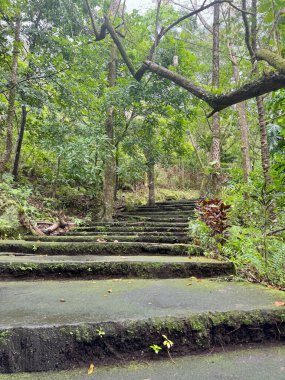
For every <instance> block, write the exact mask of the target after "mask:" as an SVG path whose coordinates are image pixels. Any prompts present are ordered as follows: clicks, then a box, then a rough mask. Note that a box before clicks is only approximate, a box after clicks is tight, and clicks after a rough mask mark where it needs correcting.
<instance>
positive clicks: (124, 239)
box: [26, 235, 190, 244]
mask: <svg viewBox="0 0 285 380" xmlns="http://www.w3.org/2000/svg"><path fill="white" fill-rule="evenodd" d="M98 239H102V237H101V236H100V237H99V236H77V237H76V236H61V237H56V236H50V237H48V236H47V237H43V238H41V239H37V238H36V237H33V238H29V239H26V241H55V242H68V243H69V242H97V240H98ZM103 239H104V240H106V241H109V242H114V240H118V241H121V242H128V241H129V242H146V243H167V244H171V243H188V242H189V241H190V238H188V237H177V236H175V237H174V236H173V237H163V236H141V237H139V236H136V235H133V236H129V235H127V236H118V235H115V236H112V235H111V236H104V238H103Z"/></svg>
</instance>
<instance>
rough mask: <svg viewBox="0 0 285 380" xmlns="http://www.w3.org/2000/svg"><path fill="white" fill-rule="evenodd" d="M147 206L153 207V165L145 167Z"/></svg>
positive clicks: (151, 163) (150, 163) (149, 164)
mask: <svg viewBox="0 0 285 380" xmlns="http://www.w3.org/2000/svg"><path fill="white" fill-rule="evenodd" d="M147 181H148V206H155V185H154V163H153V162H149V163H148V165H147Z"/></svg>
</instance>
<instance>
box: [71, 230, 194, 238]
mask: <svg viewBox="0 0 285 380" xmlns="http://www.w3.org/2000/svg"><path fill="white" fill-rule="evenodd" d="M94 235H95V236H100V237H102V236H114V235H117V236H158V237H159V236H161V237H163V236H172V237H176V236H177V237H179V236H183V237H187V236H188V233H187V231H179V232H177V231H115V232H114V231H104V232H103V231H100V232H94V231H89V232H88V231H70V232H67V233H66V235H65V236H94Z"/></svg>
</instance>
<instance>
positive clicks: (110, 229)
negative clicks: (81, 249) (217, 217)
mask: <svg viewBox="0 0 285 380" xmlns="http://www.w3.org/2000/svg"><path fill="white" fill-rule="evenodd" d="M116 231H122V232H144V231H145V232H148V231H149V232H152V231H154V232H174V233H175V232H185V233H187V227H180V228H179V227H116V226H115V227H106V228H97V227H86V228H80V229H74V230H72V231H71V233H73V232H75V233H76V232H96V234H104V233H105V232H112V233H113V232H116Z"/></svg>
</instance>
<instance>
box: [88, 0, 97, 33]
mask: <svg viewBox="0 0 285 380" xmlns="http://www.w3.org/2000/svg"><path fill="white" fill-rule="evenodd" d="M85 2H86V6H87V9H88V13H89V17H90V20H91V24H92V29H93V32H94V34H95V37H96V39H97V38H98V36H99V33H98V30H97V28H96V24H95V19H94V16H93V13H92V9H91V6H90V3H89V0H85Z"/></svg>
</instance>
